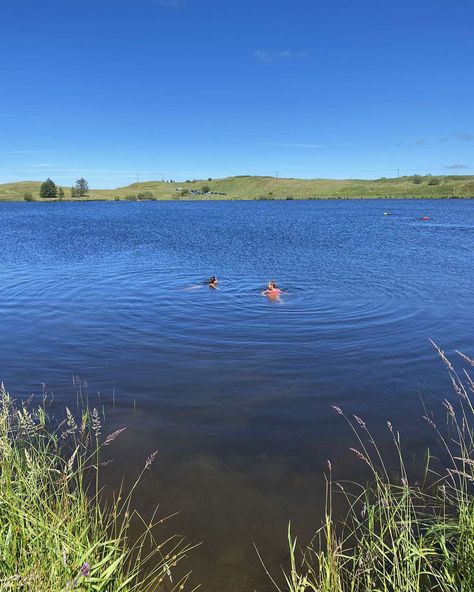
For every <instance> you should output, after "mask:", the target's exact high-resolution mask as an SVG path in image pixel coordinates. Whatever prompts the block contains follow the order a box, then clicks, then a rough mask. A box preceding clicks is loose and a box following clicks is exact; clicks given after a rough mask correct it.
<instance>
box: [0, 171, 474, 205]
mask: <svg viewBox="0 0 474 592" xmlns="http://www.w3.org/2000/svg"><path fill="white" fill-rule="evenodd" d="M415 181H418V183H416V182H415ZM40 184H41V183H40V182H39V181H23V182H19V183H4V184H0V201H22V200H23V199H24V195H25V193H31V194H32V195H33V198H34V199H39V188H40ZM203 186H208V187H209V188H210V190H211V192H212V194H206V195H202V194H196V195H194V194H193V193H192V191H201V189H202V188H203ZM63 189H64V193H65V195H66V199H70V198H69V197H68V196H69V194H70V189H69V187H63ZM223 194H225V195H223ZM453 197H465V198H474V175H453V176H439V177H432V176H425V177H419V178H418V179H416V178H415V177H400V178H399V179H387V178H381V179H374V180H367V179H343V180H334V179H275V178H274V177H257V176H246V175H242V176H237V177H227V178H224V179H213V180H211V181H206V180H197V181H196V180H195V181H189V182H176V183H164V182H161V181H146V182H144V183H133V184H132V185H128V186H126V187H118V188H117V189H91V190H90V193H89V196H88V197H87V198H82V199H81V201H84V200H87V199H89V200H114V199H120V200H123V199H133V200H136V199H158V200H167V199H195V200H199V199H216V200H218V199H287V198H293V199H311V198H312V199H329V198H341V199H349V198H354V199H357V198H453Z"/></svg>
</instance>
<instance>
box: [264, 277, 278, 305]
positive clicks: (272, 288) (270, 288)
mask: <svg viewBox="0 0 474 592" xmlns="http://www.w3.org/2000/svg"><path fill="white" fill-rule="evenodd" d="M261 294H262V296H267V297H268V298H270V299H271V300H280V296H281V295H282V294H283V291H282V290H280V288H279V287H278V286H277V283H276V282H275V280H271V281H270V282H268V284H267V287H266V288H265V290H263V292H261Z"/></svg>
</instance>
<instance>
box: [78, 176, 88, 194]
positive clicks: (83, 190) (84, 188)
mask: <svg viewBox="0 0 474 592" xmlns="http://www.w3.org/2000/svg"><path fill="white" fill-rule="evenodd" d="M75 189H76V197H85V196H86V195H87V194H88V193H89V185H88V184H87V181H86V180H85V179H84V178H83V177H81V178H80V179H78V180H77V181H76V185H75Z"/></svg>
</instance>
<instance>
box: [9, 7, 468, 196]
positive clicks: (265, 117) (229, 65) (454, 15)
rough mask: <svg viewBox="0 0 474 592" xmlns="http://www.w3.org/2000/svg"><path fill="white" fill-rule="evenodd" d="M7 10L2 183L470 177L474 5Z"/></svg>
mask: <svg viewBox="0 0 474 592" xmlns="http://www.w3.org/2000/svg"><path fill="white" fill-rule="evenodd" d="M0 8H1V13H0V14H1V24H2V28H1V29H2V33H1V36H0V56H1V57H0V63H1V78H0V85H1V92H0V182H7V181H17V180H24V179H35V180H42V179H44V178H45V177H47V176H50V177H52V178H53V180H55V181H57V182H58V183H62V184H67V185H70V184H72V183H73V182H74V181H75V179H76V178H77V177H78V176H84V177H85V178H86V179H87V180H88V181H89V184H90V185H91V186H94V187H115V186H118V185H123V184H128V183H130V182H134V181H136V179H137V175H139V176H140V180H152V179H161V177H162V175H164V177H165V178H166V179H169V178H173V179H177V180H184V179H187V178H191V179H192V178H207V177H222V176H227V175H234V174H261V175H274V174H275V173H276V172H277V171H278V174H279V175H280V176H281V177H283V176H287V177H290V176H293V177H329V178H343V177H368V178H375V177H381V176H396V175H397V170H398V169H400V174H413V173H415V172H419V173H422V174H426V173H433V174H448V173H449V174H452V173H455V174H460V173H464V174H467V173H470V174H473V173H474V168H473V167H474V34H473V31H474V2H473V0H393V1H387V0H292V1H290V0H0Z"/></svg>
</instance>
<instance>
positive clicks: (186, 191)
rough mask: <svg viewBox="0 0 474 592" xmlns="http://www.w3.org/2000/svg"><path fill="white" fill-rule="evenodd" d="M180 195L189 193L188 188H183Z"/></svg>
mask: <svg viewBox="0 0 474 592" xmlns="http://www.w3.org/2000/svg"><path fill="white" fill-rule="evenodd" d="M180 195H189V189H183V190H182V191H181V193H180Z"/></svg>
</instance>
